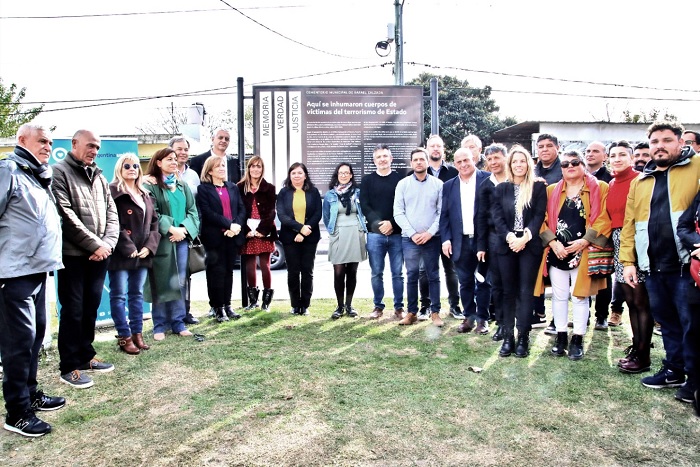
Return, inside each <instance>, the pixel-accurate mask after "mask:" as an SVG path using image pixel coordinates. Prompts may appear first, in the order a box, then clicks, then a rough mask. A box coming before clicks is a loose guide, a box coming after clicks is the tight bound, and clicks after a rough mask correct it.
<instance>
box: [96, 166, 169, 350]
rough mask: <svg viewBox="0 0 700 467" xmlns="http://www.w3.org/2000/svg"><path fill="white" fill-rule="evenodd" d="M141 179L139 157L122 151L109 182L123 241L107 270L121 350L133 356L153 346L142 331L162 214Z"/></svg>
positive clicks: (115, 250)
mask: <svg viewBox="0 0 700 467" xmlns="http://www.w3.org/2000/svg"><path fill="white" fill-rule="evenodd" d="M141 182H142V175H141V166H140V165H139V158H138V156H137V155H136V154H133V153H126V154H122V155H121V156H120V157H119V159H118V160H117V163H116V165H115V166H114V179H113V180H112V183H110V185H109V189H110V192H111V193H112V198H114V204H115V205H116V207H117V214H118V215H119V240H117V246H116V247H115V248H114V253H113V254H112V259H111V261H110V262H109V266H108V267H107V272H108V274H109V284H110V289H109V305H110V311H111V315H112V321H114V328H115V329H116V331H117V336H116V337H117V344H118V346H119V349H120V350H122V351H123V352H126V353H127V354H129V355H138V354H139V353H141V350H148V349H149V348H150V347H149V345H148V344H146V343H145V342H144V340H143V334H142V331H143V285H144V283H145V282H146V274H147V272H148V268H150V267H151V265H152V264H153V256H154V255H155V253H156V251H157V250H158V242H159V241H160V233H159V232H158V215H157V214H156V212H155V208H154V207H153V201H152V200H151V197H150V195H149V194H148V192H147V191H146V190H144V189H143V187H142V186H141ZM127 297H128V305H129V306H128V310H129V320H128V322H127V318H126V310H127V307H126V305H127Z"/></svg>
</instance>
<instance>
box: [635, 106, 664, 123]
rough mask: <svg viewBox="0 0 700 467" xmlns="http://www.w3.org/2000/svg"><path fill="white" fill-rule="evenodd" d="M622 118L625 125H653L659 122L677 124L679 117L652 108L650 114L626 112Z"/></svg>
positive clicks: (641, 111)
mask: <svg viewBox="0 0 700 467" xmlns="http://www.w3.org/2000/svg"><path fill="white" fill-rule="evenodd" d="M622 117H623V118H624V122H625V123H653V122H655V121H657V120H665V121H669V122H677V121H678V117H676V116H675V115H673V114H672V113H669V111H668V109H657V108H655V107H654V108H652V109H651V110H649V111H648V112H644V111H643V110H640V111H639V113H633V112H632V111H630V110H624V111H623V112H622Z"/></svg>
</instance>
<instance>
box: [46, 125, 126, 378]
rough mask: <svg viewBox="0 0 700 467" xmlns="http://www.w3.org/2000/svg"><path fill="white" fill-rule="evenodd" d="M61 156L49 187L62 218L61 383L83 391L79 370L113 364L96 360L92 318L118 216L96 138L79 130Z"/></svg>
mask: <svg viewBox="0 0 700 467" xmlns="http://www.w3.org/2000/svg"><path fill="white" fill-rule="evenodd" d="M71 145H72V147H71V150H70V151H69V152H68V154H67V155H66V157H65V159H63V160H62V161H60V162H58V163H57V164H55V165H54V166H53V167H54V173H55V175H54V182H53V185H52V189H53V193H54V196H55V197H56V206H57V207H58V213H59V214H60V215H61V218H62V221H63V264H64V265H65V269H62V270H60V271H59V272H58V286H57V290H58V299H59V301H60V303H61V308H60V320H59V325H58V353H59V355H60V358H61V362H60V363H59V369H60V371H61V379H60V381H61V382H63V383H66V384H69V385H71V386H73V387H74V388H79V389H84V388H89V387H91V386H92V385H93V384H94V383H93V381H92V379H91V378H90V377H89V376H87V375H86V374H84V373H81V372H82V371H88V372H101V373H106V372H109V371H112V370H114V365H112V364H110V363H104V362H101V361H99V360H97V359H95V355H96V352H95V349H94V348H93V346H92V342H93V341H94V340H95V319H96V318H97V308H98V307H99V306H100V301H101V300H102V287H103V285H104V280H105V275H106V273H107V262H108V261H109V257H110V255H111V254H112V251H113V250H114V247H115V246H116V245H117V240H118V239H119V217H118V215H117V209H116V207H115V206H114V200H113V199H112V195H111V194H110V190H109V184H108V183H107V180H106V179H105V177H104V176H102V170H100V168H99V167H97V164H96V163H95V158H96V157H97V151H98V150H99V149H100V138H98V137H97V136H95V135H94V134H93V133H92V132H91V131H88V130H78V131H77V132H76V133H75V135H73V139H72V141H71Z"/></svg>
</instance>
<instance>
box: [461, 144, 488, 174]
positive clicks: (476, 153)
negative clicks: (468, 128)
mask: <svg viewBox="0 0 700 467" xmlns="http://www.w3.org/2000/svg"><path fill="white" fill-rule="evenodd" d="M460 146H461V147H463V148H464V149H469V152H470V153H471V154H472V158H473V160H474V166H475V167H476V168H477V169H479V170H481V169H483V168H484V165H485V164H484V158H483V157H482V155H481V148H482V147H483V145H482V143H481V139H479V137H478V136H476V135H467V136H465V137H464V139H463V140H462V142H461V144H460Z"/></svg>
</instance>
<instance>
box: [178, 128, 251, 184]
mask: <svg viewBox="0 0 700 467" xmlns="http://www.w3.org/2000/svg"><path fill="white" fill-rule="evenodd" d="M229 143H231V134H230V133H229V131H228V130H224V129H223V128H218V129H217V130H216V131H214V136H213V137H212V138H211V149H210V150H209V151H207V152H205V153H203V154H200V155H198V156H196V157H193V158H192V160H191V161H190V168H191V169H192V170H194V171H195V172H197V175H199V176H201V175H202V167H204V161H206V160H207V159H209V158H210V157H211V156H219V157H221V158H222V159H224V160H225V161H226V176H227V178H226V180H228V181H229V182H233V183H238V181H239V180H240V179H241V166H240V165H239V163H238V157H236V156H232V155H227V154H226V150H227V149H228V145H229Z"/></svg>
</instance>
